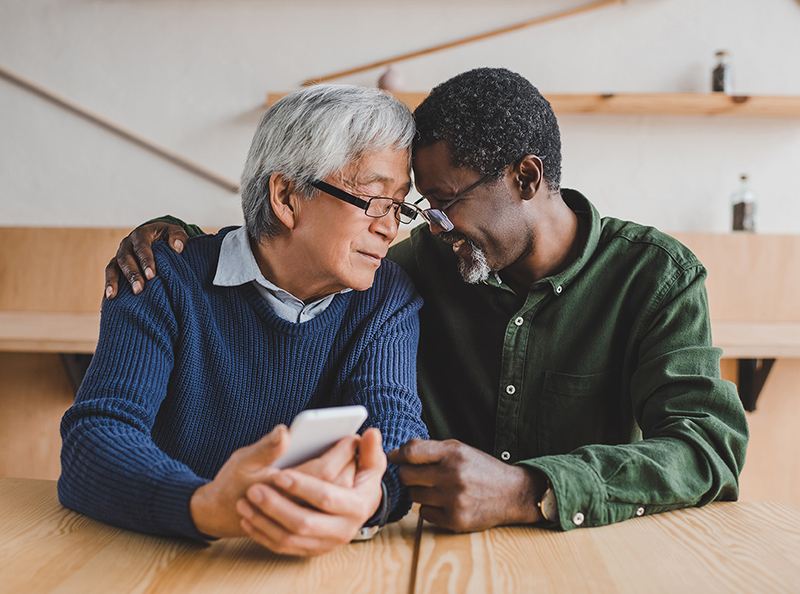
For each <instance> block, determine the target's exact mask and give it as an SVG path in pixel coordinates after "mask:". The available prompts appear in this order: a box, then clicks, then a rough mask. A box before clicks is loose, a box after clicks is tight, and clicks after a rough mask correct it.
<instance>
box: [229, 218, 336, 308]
mask: <svg viewBox="0 0 800 594" xmlns="http://www.w3.org/2000/svg"><path fill="white" fill-rule="evenodd" d="M213 282H214V285H215V286H217V287H238V286H239V285H244V284H247V283H249V282H255V283H256V284H258V285H260V286H261V287H264V288H265V289H267V290H268V291H269V292H270V293H272V294H273V295H274V296H275V297H277V298H278V299H280V300H281V301H283V302H292V301H298V302H300V303H301V304H302V303H303V302H302V301H301V300H300V299H298V298H297V297H295V296H294V295H292V294H291V293H289V292H288V291H286V290H284V289H282V288H280V287H279V286H278V285H276V284H275V283H273V282H272V281H270V280H268V279H267V278H266V277H265V276H264V275H263V274H262V273H261V269H260V268H259V267H258V263H257V262H256V258H255V256H254V255H253V250H252V249H251V248H250V240H249V237H248V235H247V228H246V227H245V226H244V225H242V226H241V227H239V228H238V229H234V230H233V231H231V232H230V233H228V234H227V235H225V237H224V238H223V239H222V246H221V248H220V252H219V262H217V272H216V274H215V275H214V281H213ZM350 291H352V289H342V290H341V291H337V292H336V293H333V294H332V295H327V296H326V297H323V298H322V299H320V300H318V301H322V300H324V299H328V298H332V297H333V295H339V294H342V293H348V292H350ZM315 303H316V302H315ZM309 305H311V304H309Z"/></svg>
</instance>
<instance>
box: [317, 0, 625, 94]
mask: <svg viewBox="0 0 800 594" xmlns="http://www.w3.org/2000/svg"><path fill="white" fill-rule="evenodd" d="M625 1H626V0H600V1H599V2H593V3H592V4H586V5H584V6H579V7H577V8H571V9H569V10H564V11H561V12H557V13H555V14H551V15H547V16H544V17H537V18H535V19H529V20H527V21H523V22H521V23H517V24H515V25H509V26H507V27H501V28H499V29H494V30H493V31H488V32H486V33H480V34H478V35H471V36H469V37H464V38H462V39H457V40H456V41H450V42H448V43H442V44H439V45H435V46H433V47H429V48H426V49H422V50H418V51H415V52H409V53H407V54H401V55H399V56H394V57H392V58H387V59H385V60H378V61H377V62H370V63H369V64H365V65H363V66H358V67H356V68H350V69H348V70H340V71H338V72H333V73H331V74H326V75H324V76H317V77H315V78H311V79H309V80H306V81H303V83H302V86H304V87H307V86H310V85H315V84H319V83H321V82H325V81H328V80H333V79H335V78H341V77H343V76H348V75H350V74H357V73H359V72H364V71H365V70H371V69H373V68H379V67H381V66H387V65H389V64H396V63H397V62H402V61H404V60H409V59H411V58H418V57H419V56H425V55H428V54H432V53H435V52H440V51H442V50H446V49H450V48H453V47H457V46H459V45H466V44H468V43H474V42H476V41H482V40H484V39H489V38H490V37H496V36H497V35H504V34H505V33H511V32H513V31H519V30H520V29H525V28H527V27H533V26H534V25H541V24H542V23H549V22H550V21H555V20H558V19H563V18H566V17H570V16H575V15H577V14H581V13H584V12H588V11H590V10H597V9H598V8H604V7H606V6H611V5H612V4H621V3H623V2H625Z"/></svg>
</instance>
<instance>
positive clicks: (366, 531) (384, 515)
mask: <svg viewBox="0 0 800 594" xmlns="http://www.w3.org/2000/svg"><path fill="white" fill-rule="evenodd" d="M381 492H382V493H381V504H380V505H379V506H378V509H377V510H376V511H375V513H374V514H373V515H372V517H371V518H370V519H369V520H367V521H366V522H365V523H364V525H363V526H362V527H361V528H360V529H359V530H358V532H356V535H355V536H354V537H353V540H352V541H351V542H355V541H357V540H369V539H370V538H372V537H373V536H375V535H376V534H378V532H380V529H381V528H383V527H384V526H385V525H386V520H387V519H388V518H389V508H390V506H389V490H388V489H387V488H386V483H385V482H384V481H381Z"/></svg>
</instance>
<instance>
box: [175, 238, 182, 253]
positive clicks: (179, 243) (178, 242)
mask: <svg viewBox="0 0 800 594" xmlns="http://www.w3.org/2000/svg"><path fill="white" fill-rule="evenodd" d="M175 249H176V250H178V251H179V252H182V251H183V242H182V241H181V240H180V239H176V240H175Z"/></svg>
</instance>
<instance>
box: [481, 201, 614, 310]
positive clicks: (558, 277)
mask: <svg viewBox="0 0 800 594" xmlns="http://www.w3.org/2000/svg"><path fill="white" fill-rule="evenodd" d="M561 198H562V199H563V200H564V202H565V203H566V205H567V206H568V207H569V209H570V210H571V211H572V212H574V213H575V214H576V215H578V217H579V218H582V219H583V220H584V221H586V222H588V223H589V236H588V237H587V238H586V243H585V244H584V245H583V247H582V248H581V252H580V254H579V255H578V258H577V259H576V260H575V261H574V262H573V263H572V264H570V265H569V266H568V267H567V268H566V269H565V270H562V271H561V272H559V273H558V274H555V275H553V276H548V277H545V278H543V279H541V280H539V281H537V282H535V283H533V284H532V285H531V288H533V287H541V286H542V284H543V283H547V284H549V285H550V288H551V290H552V291H553V293H554V294H555V295H556V296H560V295H562V294H563V293H564V291H565V289H566V288H567V286H568V285H569V283H570V281H572V279H573V278H575V276H576V275H577V274H578V273H579V272H580V271H581V270H582V269H583V267H584V266H586V263H587V262H588V261H589V259H590V258H591V257H592V254H593V253H594V251H595V249H597V244H598V243H599V242H600V233H601V221H600V213H599V212H597V209H596V208H595V207H594V205H593V204H592V203H591V202H589V200H588V199H587V198H586V197H585V196H584V195H583V194H581V193H580V192H578V191H576V190H569V189H562V190H561ZM484 282H485V283H486V284H487V285H489V286H492V287H498V288H501V289H507V290H509V291H510V290H511V288H510V287H509V286H508V285H506V284H505V283H503V280H502V279H501V278H500V274H499V273H496V272H493V273H492V274H490V275H489V278H488V279H486V281H484Z"/></svg>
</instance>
